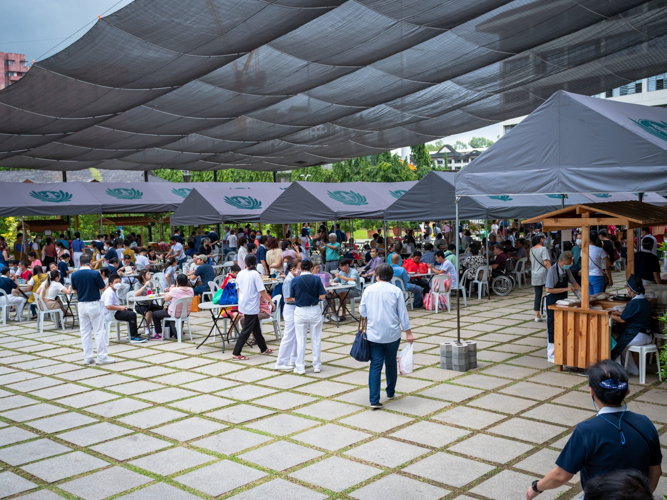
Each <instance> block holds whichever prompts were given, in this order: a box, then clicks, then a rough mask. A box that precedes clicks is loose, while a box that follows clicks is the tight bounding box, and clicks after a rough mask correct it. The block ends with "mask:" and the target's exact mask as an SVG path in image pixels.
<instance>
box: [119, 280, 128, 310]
mask: <svg viewBox="0 0 667 500" xmlns="http://www.w3.org/2000/svg"><path fill="white" fill-rule="evenodd" d="M130 288H131V287H130V285H129V284H128V283H121V285H120V286H119V287H118V290H116V294H117V295H118V301H119V302H120V303H121V304H124V305H126V306H129V302H128V300H127V294H128V292H129V291H130Z"/></svg>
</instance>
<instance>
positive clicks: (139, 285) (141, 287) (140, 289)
mask: <svg viewBox="0 0 667 500" xmlns="http://www.w3.org/2000/svg"><path fill="white" fill-rule="evenodd" d="M152 294H153V284H152V283H151V274H150V273H149V272H148V269H142V270H141V271H139V276H138V277H137V281H135V282H134V296H135V297H147V296H149V295H152ZM134 310H135V311H136V312H138V313H139V314H141V315H142V316H143V317H144V320H145V325H146V326H145V329H144V334H145V335H146V336H147V337H148V338H153V339H155V340H159V339H158V338H157V337H156V334H155V330H153V332H151V321H152V319H153V312H154V311H161V310H162V306H161V305H159V304H156V303H155V302H153V301H152V300H150V301H143V300H142V301H136V302H135V303H134Z"/></svg>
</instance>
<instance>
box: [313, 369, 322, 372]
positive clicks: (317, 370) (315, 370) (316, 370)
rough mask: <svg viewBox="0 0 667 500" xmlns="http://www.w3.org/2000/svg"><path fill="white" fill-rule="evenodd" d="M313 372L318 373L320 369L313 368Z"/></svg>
mask: <svg viewBox="0 0 667 500" xmlns="http://www.w3.org/2000/svg"><path fill="white" fill-rule="evenodd" d="M313 371H314V372H315V373H320V372H321V371H322V369H321V368H315V369H314V370H313Z"/></svg>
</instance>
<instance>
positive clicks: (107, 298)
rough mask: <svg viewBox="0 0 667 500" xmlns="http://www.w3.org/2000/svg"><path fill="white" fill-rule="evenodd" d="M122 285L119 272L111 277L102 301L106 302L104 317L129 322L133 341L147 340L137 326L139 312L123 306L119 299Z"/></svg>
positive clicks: (128, 332) (129, 334) (130, 335)
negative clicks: (140, 333) (119, 290)
mask: <svg viewBox="0 0 667 500" xmlns="http://www.w3.org/2000/svg"><path fill="white" fill-rule="evenodd" d="M120 286H121V279H120V276H118V275H117V274H115V275H113V276H110V277H109V287H108V288H107V289H106V290H104V293H102V302H103V303H104V319H105V320H106V321H113V320H114V319H115V320H117V321H125V322H127V325H128V329H127V336H128V338H129V340H130V342H131V343H133V344H137V343H142V342H146V341H147V340H148V339H147V338H146V339H143V338H141V336H140V335H139V331H138V328H137V313H135V312H134V311H131V310H129V308H128V307H127V306H121V305H120V301H119V300H118V293H117V292H118V289H119V288H120Z"/></svg>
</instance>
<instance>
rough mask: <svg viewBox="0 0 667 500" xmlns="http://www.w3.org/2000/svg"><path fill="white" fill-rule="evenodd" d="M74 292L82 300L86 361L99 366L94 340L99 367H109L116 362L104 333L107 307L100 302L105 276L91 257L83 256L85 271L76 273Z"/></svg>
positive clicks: (83, 269) (80, 316)
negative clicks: (92, 267)
mask: <svg viewBox="0 0 667 500" xmlns="http://www.w3.org/2000/svg"><path fill="white" fill-rule="evenodd" d="M71 280H72V289H73V290H75V291H76V293H77V298H78V307H77V309H78V311H79V328H80V330H81V344H82V346H83V362H84V364H86V365H92V364H95V358H94V357H93V337H92V332H93V331H94V332H95V344H97V364H98V365H107V364H110V363H114V362H115V361H116V360H115V359H113V358H110V357H109V356H108V353H107V343H106V335H105V333H104V310H105V308H104V305H103V304H102V302H101V301H100V298H101V295H100V290H103V289H104V288H105V286H106V285H105V284H104V280H103V279H102V275H101V274H100V273H99V272H98V271H93V270H92V269H91V268H90V255H87V254H83V255H82V256H81V268H80V269H79V270H78V271H76V272H75V273H73V274H72V278H71Z"/></svg>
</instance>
